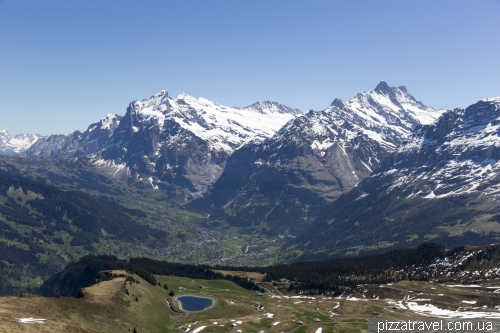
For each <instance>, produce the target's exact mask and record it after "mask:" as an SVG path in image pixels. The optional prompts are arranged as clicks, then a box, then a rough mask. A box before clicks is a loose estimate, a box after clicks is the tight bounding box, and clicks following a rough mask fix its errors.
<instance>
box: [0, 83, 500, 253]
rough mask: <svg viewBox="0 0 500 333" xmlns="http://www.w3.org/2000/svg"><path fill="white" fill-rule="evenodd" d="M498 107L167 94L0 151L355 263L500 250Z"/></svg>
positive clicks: (292, 247)
mask: <svg viewBox="0 0 500 333" xmlns="http://www.w3.org/2000/svg"><path fill="white" fill-rule="evenodd" d="M499 108H500V99H498V98H490V99H484V100H482V101H479V102H477V103H475V104H473V105H471V106H469V107H467V108H464V109H454V110H451V109H446V108H445V109H440V110H436V109H434V108H432V107H429V106H426V105H424V104H423V103H422V102H420V101H418V100H417V99H416V98H415V97H413V96H412V95H411V94H410V93H409V92H408V90H407V89H406V88H405V87H404V86H400V87H391V86H389V85H388V84H387V82H385V81H381V82H380V83H379V84H378V85H377V86H376V87H375V89H374V90H373V91H369V92H363V93H360V94H357V95H356V96H354V97H353V98H351V99H349V100H347V101H342V100H340V99H335V100H334V101H333V102H332V103H331V105H330V106H328V107H327V108H325V109H324V110H321V111H314V110H310V111H309V112H307V113H302V112H301V111H299V110H298V109H294V108H290V107H287V106H284V105H282V104H279V103H276V102H269V101H266V102H257V103H255V104H252V105H250V106H248V107H243V108H241V107H227V106H223V105H220V104H217V103H215V102H212V101H209V100H207V99H204V98H195V97H192V96H189V95H186V94H181V95H179V96H177V97H175V98H173V97H171V96H170V95H169V94H168V93H167V92H166V91H160V92H159V93H157V94H155V95H153V96H152V97H151V98H149V99H144V100H141V101H133V102H131V103H130V104H129V106H128V108H127V110H126V113H125V115H124V116H119V115H114V114H108V115H106V116H105V117H104V118H102V119H101V120H100V121H99V122H96V123H94V124H91V125H90V126H88V128H87V130H86V131H84V132H79V131H76V132H73V133H71V134H69V135H51V136H48V137H40V138H38V139H37V140H36V141H35V139H32V140H31V141H29V140H26V142H28V143H27V144H25V145H24V146H23V147H24V148H22V149H17V150H15V149H11V150H10V151H9V152H10V153H9V152H7V150H6V149H7V148H2V149H3V152H4V154H9V155H12V154H18V155H24V156H27V157H31V158H33V157H36V158H53V159H74V158H79V161H80V162H79V163H86V165H87V166H90V167H92V168H94V169H95V170H97V171H98V172H101V173H103V174H106V175H107V177H112V178H115V179H118V180H120V181H122V182H123V183H124V184H127V186H134V187H135V188H139V189H141V188H149V189H155V190H158V191H161V192H164V193H168V196H169V198H170V200H171V201H175V202H178V203H181V204H182V206H181V207H182V208H181V209H186V210H190V211H194V212H196V213H198V214H200V216H202V217H200V219H202V220H204V221H205V222H204V224H203V225H204V226H206V227H208V228H211V227H213V226H221V228H228V227H234V228H237V229H238V230H239V232H241V233H242V234H255V235H257V236H258V235H265V236H266V237H271V238H272V237H277V236H279V237H280V238H281V239H286V245H285V247H283V248H282V249H283V250H286V251H287V252H293V251H296V253H298V254H304V255H305V254H307V253H312V254H314V255H318V256H325V257H329V256H350V255H357V254H359V253H364V252H374V251H375V252H377V251H384V250H387V249H388V248H394V247H402V246H408V245H410V246H416V245H418V244H420V243H422V242H426V241H428V240H433V241H436V242H441V243H443V244H444V245H447V246H456V245H461V244H464V243H467V242H469V243H474V244H486V243H488V242H494V241H496V240H497V238H498V233H499V232H500V228H499V226H500V224H499V223H498V221H500V210H499V209H498V208H497V204H496V203H497V195H498V193H499V190H500V185H498V184H499V182H500V178H499V173H498V171H499V170H500V167H499V165H500V164H499V163H498V161H499V159H500V152H499V149H498V148H497V147H498V143H499V142H500V138H499V135H500V131H499V128H500V111H499ZM0 134H2V135H3V137H5V138H9V136H8V134H6V132H1V133H0ZM9 140H11V139H2V141H1V142H2V147H7V146H8V142H9ZM19 140H20V139H19ZM9 147H10V146H9ZM9 149H10V148H9ZM6 152H7V153H6ZM82 161H85V162H82ZM247 250H248V248H247Z"/></svg>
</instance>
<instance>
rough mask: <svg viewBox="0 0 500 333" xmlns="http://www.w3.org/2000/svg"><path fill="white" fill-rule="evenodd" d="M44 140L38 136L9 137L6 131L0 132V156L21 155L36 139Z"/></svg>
mask: <svg viewBox="0 0 500 333" xmlns="http://www.w3.org/2000/svg"><path fill="white" fill-rule="evenodd" d="M40 138H44V136H42V135H40V134H23V133H21V134H18V135H16V136H15V137H11V136H10V134H9V132H7V131H6V130H1V131H0V155H7V156H16V155H21V154H23V153H24V152H25V151H26V150H27V149H28V148H29V147H31V146H32V145H33V144H34V143H35V142H36V141H37V140H38V139H40Z"/></svg>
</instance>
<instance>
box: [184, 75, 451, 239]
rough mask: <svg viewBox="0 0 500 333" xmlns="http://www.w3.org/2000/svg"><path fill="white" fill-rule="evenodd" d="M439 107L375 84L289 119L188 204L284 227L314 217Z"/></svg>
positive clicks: (216, 215)
mask: <svg viewBox="0 0 500 333" xmlns="http://www.w3.org/2000/svg"><path fill="white" fill-rule="evenodd" d="M442 112H443V111H441V110H440V111H436V110H434V109H433V108H431V107H427V106H425V105H423V104H422V103H421V102H418V101H416V99H415V98H414V97H413V96H412V95H411V94H409V93H408V92H407V90H406V88H405V87H399V88H396V87H389V86H388V85H387V83H386V82H384V81H382V82H380V83H379V84H378V85H377V87H376V88H375V90H373V91H370V92H364V93H361V94H358V95H356V96H355V97H354V98H352V99H350V100H348V101H347V102H345V103H344V102H342V101H341V100H339V99H336V100H335V101H334V102H333V103H332V104H331V105H330V107H328V108H327V109H325V110H323V111H312V110H311V111H309V112H308V113H306V114H304V115H302V116H300V117H297V118H295V119H293V120H290V121H289V122H288V123H287V124H286V125H285V126H284V127H283V128H282V129H280V130H279V131H278V132H277V133H276V134H275V135H274V136H273V137H271V138H269V139H267V140H265V141H263V142H251V143H249V144H247V145H245V146H243V147H242V148H240V149H239V150H237V151H236V152H235V153H234V154H233V155H232V156H231V157H229V159H228V162H227V164H226V168H225V170H224V172H223V173H222V175H221V177H220V178H219V180H218V181H217V182H216V184H215V185H214V189H213V191H212V193H211V195H210V196H208V197H206V198H203V199H198V200H197V201H195V202H193V203H192V204H191V205H190V207H192V208H194V209H198V210H202V211H206V212H207V213H210V214H211V215H210V217H211V218H212V219H225V220H227V221H230V223H232V224H236V225H240V226H246V227H252V226H253V227H255V226H259V225H261V227H262V228H265V229H266V228H271V230H272V231H273V232H277V231H280V232H285V231H286V230H287V229H288V228H291V229H290V230H293V229H300V228H301V227H303V225H304V223H308V222H311V221H312V220H313V219H314V218H315V217H316V216H317V213H318V209H319V207H321V206H323V205H325V204H327V203H328V202H332V201H334V200H335V199H337V198H338V197H339V196H340V195H341V194H342V193H345V192H348V191H349V190H351V189H352V188H354V187H355V186H356V185H357V184H358V183H359V182H360V181H361V180H362V179H364V178H365V177H367V176H368V175H369V174H370V173H371V172H372V171H373V170H374V169H376V168H377V167H379V166H380V163H381V161H382V159H383V158H385V157H387V156H388V155H389V153H391V152H393V151H395V150H396V149H397V147H398V146H399V145H400V144H401V143H402V142H403V141H404V140H406V139H408V138H409V137H410V136H411V134H412V132H413V130H414V129H415V128H416V127H418V126H420V125H422V124H429V123H431V122H433V121H434V120H435V119H437V118H438V117H439V115H440V114H441V113H442Z"/></svg>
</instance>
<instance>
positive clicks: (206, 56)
mask: <svg viewBox="0 0 500 333" xmlns="http://www.w3.org/2000/svg"><path fill="white" fill-rule="evenodd" d="M380 80H386V81H387V82H388V83H389V85H391V86H400V85H405V86H406V87H407V89H408V90H409V92H410V93H412V94H413V95H414V96H415V97H416V98H417V99H418V100H420V101H422V102H423V103H424V104H427V105H430V106H433V107H435V108H440V107H443V106H449V107H463V106H467V105H469V104H471V103H473V102H475V101H477V100H479V99H482V98H485V97H493V96H500V0H481V1H462V0H442V1H435V0H432V1H427V0H421V1H404V0H403V1H402V0H397V1H396V0H394V1H389V0H387V1H385V0H384V1H382V0H381V1H375V0H365V1H361V0H357V1H334V0H328V1H319V0H318V1H314V0H312V1H295V0H286V1H285V0H272V1H269V0H264V1H260V0H251V1H244V0H238V1H234V0H231V1H225V0H214V1H208V0H203V1H201V0H200V1H196V0H191V1H161V0H158V1H151V0H149V1H146V0H142V1H135V0H134V1H128V0H108V1H102V0H72V1H67V0H59V1H55V0H43V1H39V0H3V1H2V0H0V100H1V104H0V129H7V130H8V131H9V132H10V133H11V134H16V133H21V132H28V133H41V134H55V133H62V134H68V133H70V132H72V131H74V130H77V129H78V130H84V129H86V128H87V126H88V125H89V124H90V123H93V122H96V121H98V120H99V119H100V118H101V117H102V116H103V115H105V114H106V113H118V114H124V113H125V110H126V107H127V106H128V103H129V102H130V101H132V100H137V99H144V98H148V97H150V96H151V95H153V94H154V93H156V92H158V91H159V90H162V89H166V90H167V91H168V92H169V93H170V95H172V96H177V95H178V94H179V93H181V92H185V93H187V94H190V95H193V96H196V97H205V98H208V99H210V100H213V101H215V102H217V103H220V104H223V105H228V106H247V105H249V104H252V103H253V102H255V101H258V100H273V101H277V102H280V103H283V104H285V105H288V106H292V107H298V108H300V109H301V110H302V111H307V110H309V109H314V110H321V109H324V108H326V107H327V106H328V105H329V104H330V103H331V102H332V101H333V100H334V99H335V98H336V97H338V98H341V99H344V100H346V99H348V98H350V97H352V96H354V95H355V94H356V93H358V92H363V91H368V90H372V89H373V88H374V87H375V86H376V85H377V83H378V82H379V81H380Z"/></svg>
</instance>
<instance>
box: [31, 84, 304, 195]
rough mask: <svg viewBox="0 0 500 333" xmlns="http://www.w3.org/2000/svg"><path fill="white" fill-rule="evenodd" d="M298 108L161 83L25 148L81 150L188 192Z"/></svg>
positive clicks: (113, 169)
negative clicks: (82, 125) (236, 100)
mask: <svg viewBox="0 0 500 333" xmlns="http://www.w3.org/2000/svg"><path fill="white" fill-rule="evenodd" d="M299 114H301V112H300V111H299V110H298V109H293V108H289V107H286V106H284V105H281V104H278V103H275V102H268V101H266V102H257V103H255V104H252V105H250V106H248V107H245V108H234V107H226V106H223V105H220V104H217V103H214V102H212V101H209V100H207V99H204V98H199V99H198V98H195V97H192V96H189V95H186V94H181V95H179V96H177V97H176V98H172V97H171V96H169V95H168V93H167V92H166V91H164V90H163V91H160V92H159V93H157V94H155V95H153V96H152V97H151V98H149V99H145V100H142V101H134V102H131V103H130V105H129V106H128V108H127V112H126V113H125V115H124V116H123V117H121V116H117V115H111V114H109V115H107V116H106V117H104V118H103V119H101V121H100V122H98V123H95V124H91V125H90V126H89V127H88V129H87V130H86V131H85V132H83V133H80V132H78V131H76V132H73V133H72V134H70V135H66V136H62V135H52V136H49V137H47V138H43V139H41V140H38V141H37V142H36V143H35V144H33V145H32V146H31V147H30V148H29V149H28V150H27V151H26V155H27V156H39V157H56V158H68V157H78V156H86V157H89V158H91V159H92V163H93V164H94V165H95V166H96V167H98V168H100V169H103V170H105V171H106V172H108V173H110V174H112V175H113V176H117V177H119V176H121V175H124V174H125V176H127V175H132V176H133V177H136V179H140V180H144V182H145V183H149V185H150V186H152V187H154V188H158V187H159V188H162V189H163V190H167V191H170V192H173V193H176V194H177V195H180V196H183V197H184V198H185V199H186V200H190V199H192V198H195V197H199V196H201V195H203V194H204V193H205V192H206V191H207V190H208V188H209V187H210V186H211V185H212V184H213V182H215V180H217V179H218V177H219V176H220V174H221V172H222V170H223V169H224V167H225V163H226V160H227V158H228V157H229V156H230V155H231V154H232V153H233V152H234V151H235V150H236V149H238V148H240V147H241V146H243V145H244V144H245V143H248V142H250V141H262V140H264V139H266V138H267V137H270V136H271V135H273V134H274V133H275V132H276V131H277V130H279V128H280V127H281V126H282V125H284V124H285V123H286V122H287V121H288V120H290V119H292V118H294V117H296V116H297V115H299Z"/></svg>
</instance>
